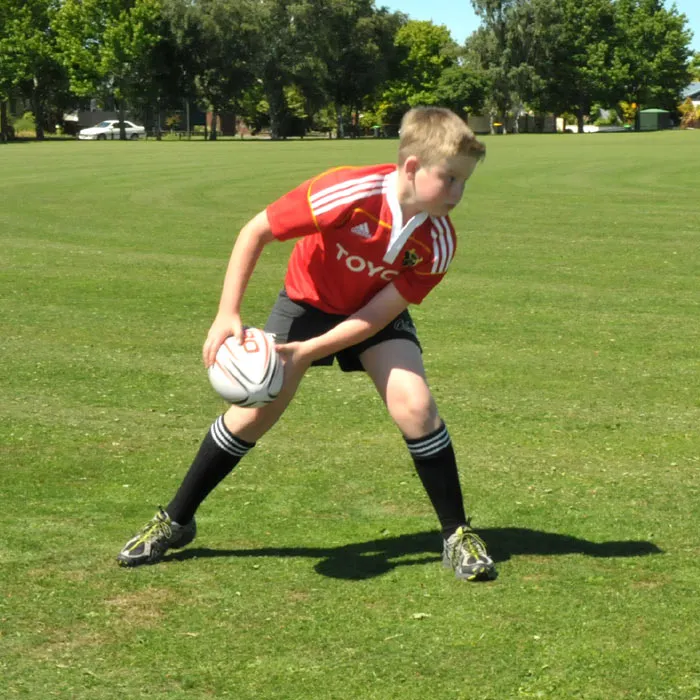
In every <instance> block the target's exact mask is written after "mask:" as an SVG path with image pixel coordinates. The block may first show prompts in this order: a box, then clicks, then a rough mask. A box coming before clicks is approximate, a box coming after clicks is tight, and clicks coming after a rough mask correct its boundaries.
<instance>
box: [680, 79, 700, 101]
mask: <svg viewBox="0 0 700 700" xmlns="http://www.w3.org/2000/svg"><path fill="white" fill-rule="evenodd" d="M682 96H683V102H685V101H686V100H687V99H688V98H690V100H691V101H692V103H693V104H694V105H695V106H696V107H700V83H690V85H688V87H687V88H686V89H685V90H683V93H682Z"/></svg>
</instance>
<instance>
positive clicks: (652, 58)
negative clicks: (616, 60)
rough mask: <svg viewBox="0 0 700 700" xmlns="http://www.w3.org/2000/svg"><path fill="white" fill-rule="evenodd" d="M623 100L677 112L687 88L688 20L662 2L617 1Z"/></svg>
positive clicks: (654, 0) (656, 0)
mask: <svg viewBox="0 0 700 700" xmlns="http://www.w3.org/2000/svg"><path fill="white" fill-rule="evenodd" d="M615 14H616V20H617V26H618V28H619V30H620V33H621V41H620V48H619V52H620V56H621V60H622V62H623V64H624V73H623V76H622V93H623V94H622V95H621V97H622V98H624V99H626V100H627V101H629V102H636V103H637V104H638V105H640V106H641V105H644V106H648V107H661V108H664V109H668V110H675V108H676V105H677V104H678V102H679V101H680V94H681V92H682V90H683V88H685V87H686V86H687V84H688V59H689V58H690V56H691V51H690V41H691V33H690V31H689V30H688V28H687V26H686V24H687V18H686V16H685V15H682V14H679V13H678V10H677V9H676V6H675V5H672V6H671V9H666V7H665V6H664V3H663V0H617V2H616V3H615Z"/></svg>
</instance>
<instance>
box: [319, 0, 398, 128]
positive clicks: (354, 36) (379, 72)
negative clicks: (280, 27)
mask: <svg viewBox="0 0 700 700" xmlns="http://www.w3.org/2000/svg"><path fill="white" fill-rule="evenodd" d="M403 21H404V20H403V16H402V15H399V14H397V13H391V12H389V11H388V10H387V9H386V8H382V9H380V10H375V9H374V4H373V0H333V1H332V2H331V3H330V7H329V10H328V12H327V14H326V16H325V18H324V20H322V22H321V26H322V31H323V32H324V34H325V36H324V39H323V41H321V42H320V45H321V48H320V52H319V54H318V57H319V59H320V60H321V62H322V66H321V67H319V70H318V71H317V74H320V75H321V76H322V78H321V82H322V87H323V91H324V93H325V95H326V96H327V97H328V99H329V100H330V102H331V103H332V105H333V107H334V109H335V113H336V124H337V134H338V138H341V137H342V136H343V134H344V128H345V127H344V123H343V111H344V110H345V109H347V110H349V111H351V112H353V113H354V118H353V119H354V127H355V128H356V127H357V125H358V121H359V113H360V111H361V109H362V107H363V105H364V104H365V103H366V101H367V98H368V97H370V96H372V95H373V94H374V93H375V92H376V91H377V89H378V87H379V86H380V85H381V84H382V83H383V82H384V81H385V80H386V79H387V78H388V77H389V71H390V70H391V66H392V64H393V63H394V61H393V60H392V53H393V51H394V36H395V34H396V31H397V29H398V27H399V26H400V25H401V24H402V23H403ZM340 37H343V40H340Z"/></svg>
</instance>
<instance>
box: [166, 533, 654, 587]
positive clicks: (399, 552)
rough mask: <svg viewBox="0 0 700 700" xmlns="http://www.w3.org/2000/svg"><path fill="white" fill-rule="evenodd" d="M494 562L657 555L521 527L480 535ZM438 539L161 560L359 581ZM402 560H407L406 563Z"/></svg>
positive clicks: (429, 556)
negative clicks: (292, 562)
mask: <svg viewBox="0 0 700 700" xmlns="http://www.w3.org/2000/svg"><path fill="white" fill-rule="evenodd" d="M478 533H479V535H481V536H482V537H483V538H484V540H485V541H486V543H487V545H488V550H489V554H490V555H491V557H492V558H493V560H494V561H495V562H503V561H507V560H508V559H510V558H511V557H512V556H517V555H541V556H552V555H556V554H585V555H587V556H589V557H603V558H608V557H641V556H646V555H649V554H661V553H662V550H661V549H659V548H658V547H657V546H656V545H655V544H654V543H652V542H645V541H635V540H628V541H623V542H600V543H598V542H590V541H589V540H583V539H578V538H576V537H571V536H569V535H559V534H557V533H554V532H542V531H540V530H529V529H527V528H519V527H504V528H486V529H483V530H479V531H478ZM440 548H441V539H440V536H439V535H438V534H437V533H436V532H434V531H432V532H416V533H413V534H410V535H399V536H397V537H381V538H379V539H376V540H370V541H368V542H358V543H355V544H347V545H342V546H340V547H328V548H324V547H264V548H260V549H208V548H204V547H195V548H190V549H185V550H182V551H181V552H175V553H173V554H169V555H167V556H166V557H165V558H164V561H184V560H186V559H192V558H196V557H199V558H205V557H253V558H260V557H271V558H273V559H279V558H284V557H309V558H311V559H318V560H319V561H318V562H317V563H316V565H315V566H314V569H315V570H316V571H317V572H318V573H319V574H322V575H323V576H329V577H331V578H340V579H348V580H353V581H359V580H362V579H368V578H373V577H375V576H381V575H382V574H385V573H387V572H388V571H391V570H392V569H394V568H396V567H397V566H415V565H417V564H426V563H429V562H436V561H439V560H440V557H441V550H440ZM405 557H409V558H407V559H404V558H405Z"/></svg>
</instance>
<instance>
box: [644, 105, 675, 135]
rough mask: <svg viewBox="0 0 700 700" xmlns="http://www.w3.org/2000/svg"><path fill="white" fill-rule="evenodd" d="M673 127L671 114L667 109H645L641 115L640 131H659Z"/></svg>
mask: <svg viewBox="0 0 700 700" xmlns="http://www.w3.org/2000/svg"><path fill="white" fill-rule="evenodd" d="M670 127H671V114H670V113H669V112H667V111H666V110H665V109H643V110H642V111H641V112H640V113H639V130H640V131H659V129H669V128H670Z"/></svg>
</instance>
